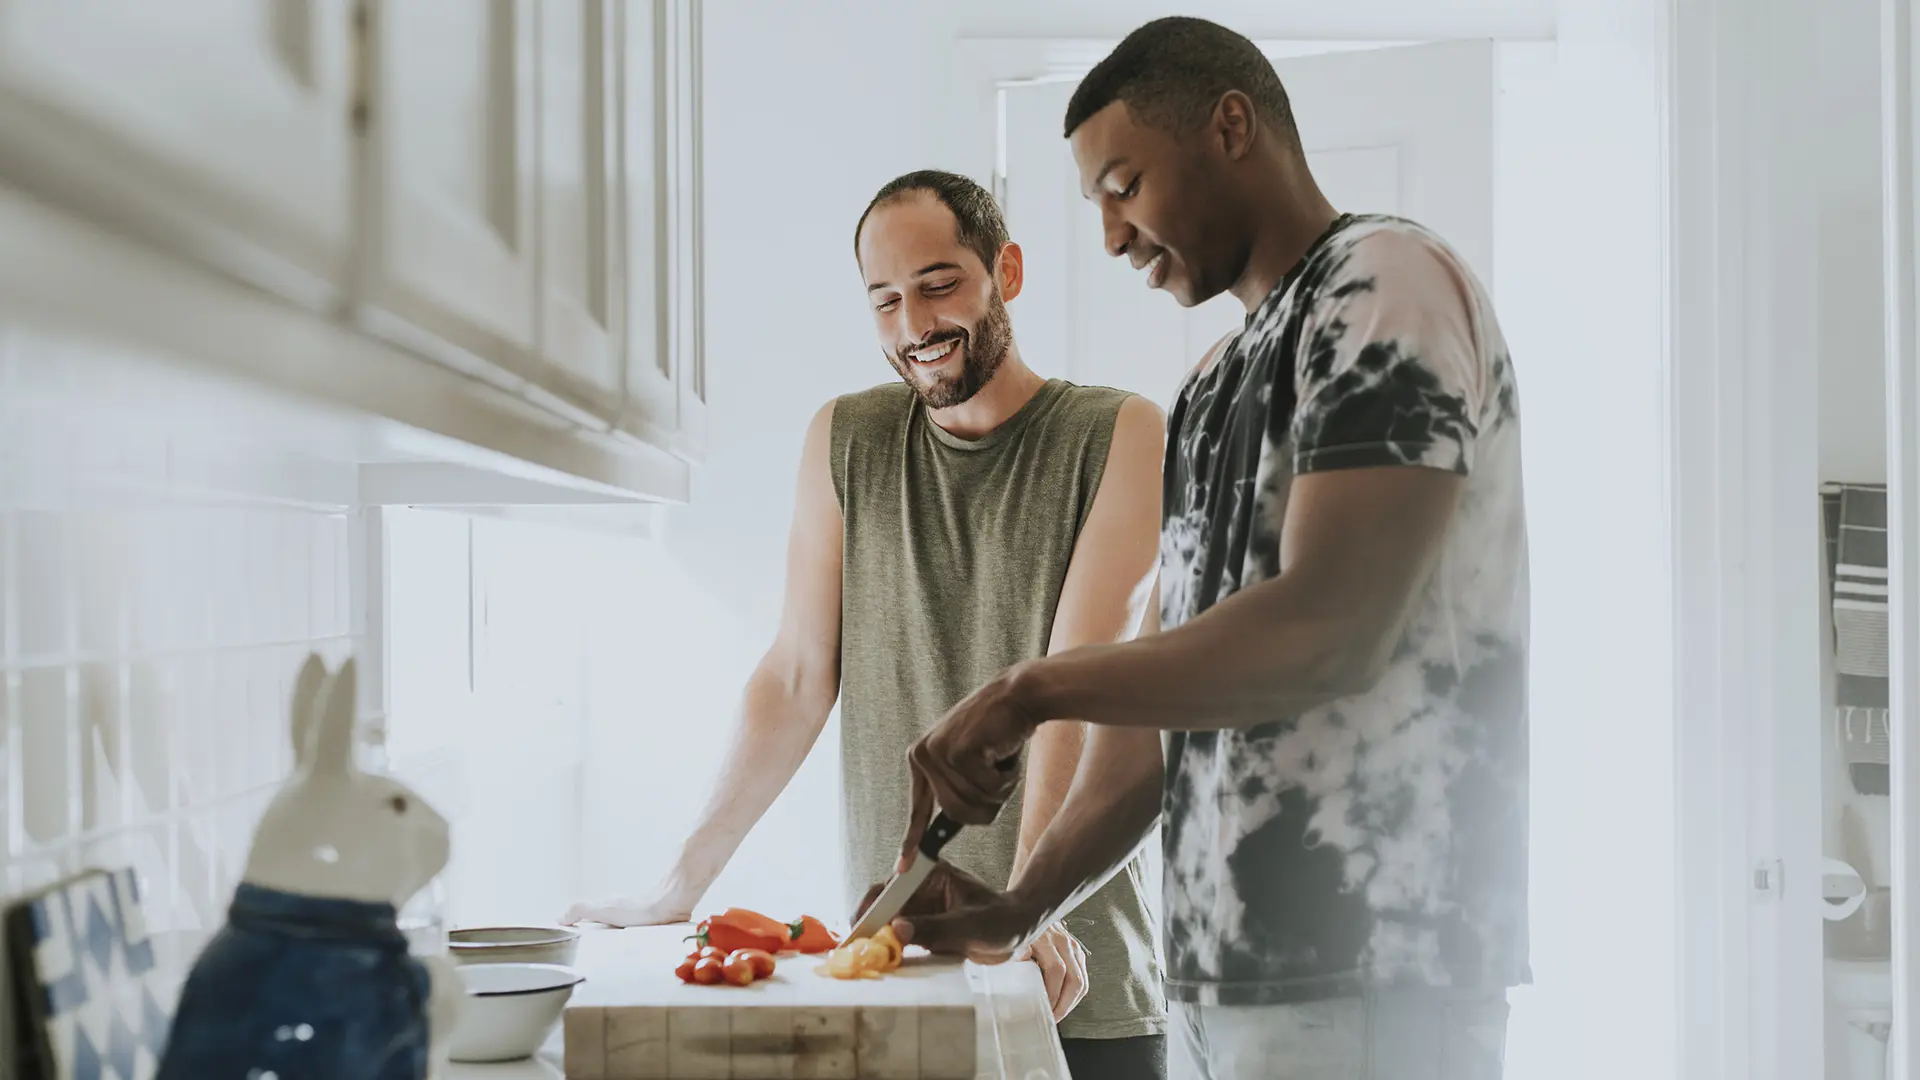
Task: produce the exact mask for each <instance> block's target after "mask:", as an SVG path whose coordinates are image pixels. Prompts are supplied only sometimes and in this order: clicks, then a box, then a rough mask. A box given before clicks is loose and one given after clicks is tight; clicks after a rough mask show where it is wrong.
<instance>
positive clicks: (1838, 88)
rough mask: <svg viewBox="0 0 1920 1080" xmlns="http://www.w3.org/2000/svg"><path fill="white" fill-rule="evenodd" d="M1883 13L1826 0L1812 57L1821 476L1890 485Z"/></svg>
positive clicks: (1866, 4)
mask: <svg viewBox="0 0 1920 1080" xmlns="http://www.w3.org/2000/svg"><path fill="white" fill-rule="evenodd" d="M1879 19H1880V5H1879V4H1878V3H1876V2H1875V0H1826V2H1824V3H1823V4H1822V5H1821V10H1820V19H1819V23H1818V29H1817V30H1816V31H1815V34H1814V43H1813V44H1814V50H1815V58H1816V64H1817V71H1818V77H1819V86H1820V100H1819V101H1818V103H1817V114H1818V116H1819V117H1820V122H1819V140H1820V141H1819V144H1818V146H1817V147H1816V148H1815V153H1816V154H1817V156H1818V160H1819V162H1820V171H1819V185H1820V205H1819V226H1820V239H1819V256H1818V257H1819V295H1818V296H1817V297H1816V303H1817V304H1818V305H1819V333H1820V345H1819V348H1820V357H1819V362H1820V478H1821V479H1822V480H1829V481H1842V482H1847V481H1852V482H1864V483H1884V482H1885V481H1886V478H1887V453H1886V448H1887V438H1886V400H1887V395H1886V378H1885V353H1884V350H1883V342H1884V331H1883V329H1882V326H1881V310H1882V293H1881V280H1882V279H1881V266H1880V41H1879V31H1880V23H1879Z"/></svg>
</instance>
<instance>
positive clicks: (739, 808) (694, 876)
mask: <svg viewBox="0 0 1920 1080" xmlns="http://www.w3.org/2000/svg"><path fill="white" fill-rule="evenodd" d="M832 430H833V405H832V404H831V403H829V404H828V405H826V406H825V407H824V408H822V409H821V410H820V411H819V412H818V413H817V414H815V416H814V418H813V421H812V423H811V424H810V425H809V426H808V428H807V436H806V444H805V447H804V448H803V450H802V451H801V461H800V477H799V483H798V494H797V497H796V500H795V506H794V517H793V525H792V528H791V530H790V531H789V534H788V540H787V581H786V596H785V599H784V602H783V606H782V609H781V615H780V629H779V631H778V633H777V634H776V635H775V637H774V640H773V645H772V646H771V647H770V648H769V649H768V650H767V652H766V654H765V655H764V656H763V657H762V658H761V660H760V663H759V664H758V666H756V667H755V668H754V671H753V674H752V676H751V677H749V678H748V680H747V685H746V690H745V693H744V694H743V696H742V697H743V700H742V702H741V708H740V718H739V722H738V724H737V726H736V727H735V729H734V734H733V739H732V742H731V744H730V746H729V747H728V750H727V755H726V759H725V762H724V764H723V765H722V766H721V770H720V777H719V781H718V783H717V784H716V785H715V787H714V790H713V794H712V795H711V796H710V797H709V798H708V801H707V804H706V806H705V807H704V808H703V809H702V810H701V813H700V817H699V820H698V824H696V825H695V827H694V829H693V832H692V834H691V835H690V836H689V837H688V839H687V841H686V843H685V844H684V845H683V846H682V849H681V853H680V856H679V858H678V860H677V861H676V862H675V864H674V865H673V867H672V868H671V869H670V870H669V871H668V872H667V874H666V875H665V877H664V878H663V879H662V880H661V881H660V883H659V884H658V885H657V886H656V887H655V888H654V891H653V893H652V894H651V895H648V896H642V897H637V898H631V899H622V900H614V901H608V902H605V903H599V904H584V905H577V906H576V907H575V908H574V910H573V911H572V912H569V913H568V921H569V922H575V921H584V920H589V919H590V920H594V921H600V922H610V923H614V924H615V925H629V926H631V925H646V924H650V923H661V922H676V921H680V920H682V919H685V918H686V917H687V916H688V915H690V914H691V912H692V909H693V906H694V905H695V904H696V903H698V902H699V900H700V897H701V895H702V894H704V893H705V892H706V890H707V887H708V886H710V885H712V884H713V880H714V879H715V878H717V877H719V876H720V872H721V871H722V870H723V869H725V868H726V865H727V861H728V860H729V859H731V858H732V857H733V853H734V852H735V851H736V850H738V849H739V847H740V843H741V841H743V840H744V839H746V836H747V833H748V832H750V831H751V830H752V829H753V826H754V825H755V823H757V822H758V821H759V820H760V817H761V815H763V814H765V813H766V812H767V808H768V807H770V806H772V805H773V801H774V799H776V798H778V797H779V795H780V792H781V791H783V790H784V789H785V788H786V786H787V783H788V782H789V781H791V780H792V779H793V775H794V773H796V772H798V771H799V769H800V764H801V762H803V761H805V760H806V757H807V753H808V752H809V751H810V750H811V749H812V748H813V744H814V742H815V741H816V740H817V739H818V738H819V737H820V732H821V730H822V729H823V728H824V727H825V726H826V723H827V717H828V716H829V715H830V714H831V713H832V711H833V703H834V701H835V700H836V699H837V698H838V697H839V696H840V597H841V592H840V589H841V566H840V559H841V552H842V545H843V544H844V543H845V536H844V525H843V522H842V519H841V515H840V501H839V499H838V497H837V496H836V495H835V494H834V490H833V473H832V467H831V462H830V461H829V458H828V455H829V453H830V452H831V445H830V444H831V439H832Z"/></svg>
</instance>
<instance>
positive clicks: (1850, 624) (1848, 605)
mask: <svg viewBox="0 0 1920 1080" xmlns="http://www.w3.org/2000/svg"><path fill="white" fill-rule="evenodd" d="M1821 502H1822V506H1823V510H1824V511H1825V513H1824V517H1825V524H1826V527H1827V528H1826V531H1827V561H1828V569H1829V574H1830V580H1831V581H1832V583H1833V649H1834V708H1835V716H1834V722H1835V723H1836V724H1838V725H1839V728H1840V731H1841V733H1842V735H1843V736H1844V737H1845V740H1846V743H1845V745H1846V756H1847V766H1848V771H1849V773H1851V775H1852V777H1853V786H1854V788H1855V790H1857V791H1859V792H1860V793H1861V794H1862V795H1885V794H1887V792H1888V790H1889V788H1890V781H1891V776H1890V770H1889V764H1888V763H1889V761H1890V760H1891V758H1890V755H1889V753H1888V750H1889V747H1888V728H1887V724H1888V720H1889V713H1888V683H1887V489H1886V486H1885V485H1882V484H1828V485H1825V486H1823V487H1822V488H1821Z"/></svg>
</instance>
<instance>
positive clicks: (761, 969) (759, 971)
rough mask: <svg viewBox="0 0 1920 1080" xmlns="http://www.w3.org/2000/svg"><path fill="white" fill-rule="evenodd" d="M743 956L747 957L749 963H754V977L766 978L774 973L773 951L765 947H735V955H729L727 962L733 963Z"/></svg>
mask: <svg viewBox="0 0 1920 1080" xmlns="http://www.w3.org/2000/svg"><path fill="white" fill-rule="evenodd" d="M742 957H745V958H746V960H747V963H749V964H750V965H752V967H753V977H754V978H756V979H764V978H766V977H767V976H769V975H771V974H773V954H772V953H770V952H767V951H766V950H764V949H735V950H734V951H733V955H732V956H729V957H727V963H728V964H729V965H731V964H732V963H733V962H734V961H736V960H739V959H741V958H742Z"/></svg>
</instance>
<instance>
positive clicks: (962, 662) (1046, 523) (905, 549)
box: [832, 380, 1166, 1038]
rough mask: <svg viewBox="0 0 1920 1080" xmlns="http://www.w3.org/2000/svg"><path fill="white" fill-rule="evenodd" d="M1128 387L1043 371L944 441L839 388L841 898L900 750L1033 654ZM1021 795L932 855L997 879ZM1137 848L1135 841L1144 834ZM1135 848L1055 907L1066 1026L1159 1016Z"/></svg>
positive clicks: (898, 793) (905, 790) (897, 797)
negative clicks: (1061, 935) (1077, 897)
mask: <svg viewBox="0 0 1920 1080" xmlns="http://www.w3.org/2000/svg"><path fill="white" fill-rule="evenodd" d="M1126 397H1127V395H1126V394H1124V393H1122V392H1120V391H1117V390H1108V389H1105V388H1099V387H1081V386H1074V385H1072V384H1070V383H1066V382H1063V381H1059V380H1053V381H1050V382H1048V383H1046V384H1045V386H1043V387H1042V388H1041V390H1040V391H1039V392H1038V393H1036V394H1035V395H1034V396H1033V398H1032V400H1030V401H1029V402H1028V403H1027V404H1026V405H1025V406H1024V407H1022V408H1021V409H1020V411H1019V412H1017V413H1015V414H1014V415H1013V416H1012V417H1011V418H1009V419H1008V420H1007V422H1006V423H1004V424H1002V425H1001V426H1000V427H999V428H997V429H996V430H994V431H993V432H991V433H990V434H988V435H986V436H984V437H983V438H979V439H961V438H957V437H955V436H953V435H951V434H949V433H948V432H947V431H946V430H944V429H943V428H941V427H940V426H939V425H937V424H935V423H934V422H933V421H932V419H931V418H930V417H929V416H928V415H927V410H926V409H925V408H924V407H923V406H922V405H921V404H920V401H919V399H918V398H917V397H916V396H915V395H914V393H913V391H912V390H911V389H910V388H909V387H907V386H906V385H905V384H902V383H893V384H890V385H887V386H882V387H877V388H875V389H872V390H868V391H865V392H863V393H859V394H852V395H849V396H847V397H843V398H840V399H839V400H838V401H837V402H836V403H835V405H834V413H833V439H832V455H833V456H832V461H833V486H834V491H835V493H836V494H837V495H838V496H839V499H840V511H841V514H842V516H843V518H844V519H845V522H846V532H845V536H846V545H845V555H844V556H843V571H844V573H843V581H842V585H841V596H842V600H841V624H840V625H841V630H840V635H841V636H840V760H841V766H842V769H843V776H844V778H843V781H842V791H843V794H842V802H841V807H842V819H843V825H844V828H845V833H846V839H847V864H846V869H847V881H846V887H847V897H848V905H849V908H850V909H851V907H852V906H853V905H855V904H857V903H859V901H860V899H861V897H862V896H864V895H865V893H866V890H867V888H868V886H870V885H872V884H873V883H874V882H877V881H883V880H885V879H886V877H887V876H888V875H890V874H891V873H892V871H893V864H894V859H895V857H896V856H897V855H898V853H899V849H900V838H901V831H902V830H903V829H904V828H905V827H906V821H907V804H908V800H909V798H910V796H909V779H908V774H907V767H906V757H907V750H908V748H909V747H911V746H912V745H913V743H914V740H916V739H918V738H919V737H920V736H921V735H923V734H925V733H926V731H927V730H928V729H929V728H931V727H932V725H933V724H934V722H935V721H937V720H939V719H940V717H941V716H943V715H944V714H945V713H946V711H947V710H948V709H949V708H951V707H952V706H953V705H954V704H955V703H956V702H958V701H959V700H960V699H961V698H963V697H965V696H966V695H967V694H969V693H971V692H972V691H973V690H974V689H975V688H977V687H979V686H980V685H981V684H982V683H985V682H986V681H987V680H988V679H990V678H992V677H993V676H994V675H996V674H998V673H999V672H1001V671H1002V670H1004V669H1005V668H1007V667H1009V666H1011V665H1013V664H1015V663H1018V662H1019V661H1022V660H1030V659H1033V658H1035V657H1039V656H1044V655H1045V654H1046V651H1047V644H1048V639H1049V638H1050V637H1051V635H1052V632H1053V618H1054V611H1055V609H1056V607H1057V605H1058V603H1059V599H1060V587H1061V585H1062V584H1063V583H1064V582H1065V580H1066V576H1067V564H1068V562H1069V561H1070V560H1071V558H1072V556H1073V547H1074V542H1075V540H1076V539H1077V538H1078V537H1079V535H1080V528H1081V526H1082V525H1083V524H1084V523H1085V522H1086V519H1087V511H1088V510H1089V509H1090V508H1091V507H1092V506H1093V497H1094V494H1095V492H1097V491H1098V490H1099V487H1100V477H1101V475H1102V473H1103V472H1104V471H1105V468H1106V462H1107V449H1108V446H1109V444H1110V443H1111V441H1112V437H1113V427H1114V421H1115V418H1116V417H1117V415H1118V413H1119V409H1120V404H1121V402H1122V401H1124V400H1125V399H1126ZM1019 835H1020V799H1019V797H1018V796H1016V797H1015V798H1013V799H1012V800H1010V801H1009V802H1008V803H1007V806H1006V807H1005V809H1003V810H1002V811H1001V812H1000V815H999V817H998V818H997V819H996V820H995V821H994V822H993V824H991V825H987V826H982V827H980V828H969V829H965V830H962V831H961V833H960V835H959V836H958V837H956V838H955V839H954V841H953V842H952V843H951V844H950V845H948V847H947V851H946V854H945V856H944V857H945V858H947V859H948V861H950V862H951V863H953V864H954V865H955V866H958V867H960V868H962V869H964V870H966V871H968V872H969V873H972V874H974V875H975V876H977V877H979V878H981V879H982V880H984V881H986V882H988V883H990V884H992V885H994V886H996V887H1005V886H1006V884H1007V879H1008V876H1009V875H1010V874H1011V873H1012V870H1013V857H1014V851H1015V847H1016V845H1017V842H1018V838H1019ZM1148 847H1149V848H1151V847H1152V845H1148ZM1148 857H1151V855H1150V853H1149V854H1146V855H1142V856H1138V857H1136V858H1135V859H1134V860H1133V862H1131V863H1129V864H1128V865H1127V866H1126V867H1124V868H1123V869H1122V870H1121V871H1120V872H1119V873H1117V874H1115V875H1114V877H1113V880H1111V881H1110V882H1108V883H1107V885H1106V886H1104V887H1103V888H1102V889H1101V890H1100V891H1099V892H1097V893H1095V894H1094V895H1093V896H1091V897H1089V898H1088V899H1087V900H1086V902H1085V903H1083V904H1082V905H1081V906H1080V907H1079V908H1078V909H1077V910H1076V911H1074V913H1073V914H1071V915H1069V916H1068V917H1067V919H1066V926H1067V929H1068V930H1070V931H1072V933H1073V935H1074V936H1075V937H1077V938H1079V939H1080V942H1081V943H1082V944H1083V945H1085V946H1086V948H1087V953H1088V960H1087V965H1088V967H1087V971H1088V991H1087V996H1086V997H1085V998H1084V999H1083V1000H1082V1001H1081V1002H1080V1004H1079V1006H1078V1007H1077V1008H1075V1009H1074V1011H1073V1012H1072V1013H1070V1014H1069V1015H1068V1016H1067V1018H1066V1020H1064V1021H1063V1022H1062V1023H1061V1025H1060V1034H1061V1035H1062V1037H1065V1038H1119V1037H1124V1036H1131V1035H1146V1034H1156V1033H1160V1032H1163V1031H1165V1030H1166V1020H1165V1006H1164V999H1163V996H1162V990H1161V981H1160V963H1159V959H1158V954H1157V953H1156V951H1155V941H1156V940H1157V928H1156V926H1155V924H1154V916H1153V914H1152V913H1151V912H1150V910H1149V909H1148V906H1147V904H1146V900H1145V897H1146V892H1147V889H1146V873H1147V870H1146V867H1145V866H1144V864H1143V859H1144V858H1148Z"/></svg>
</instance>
